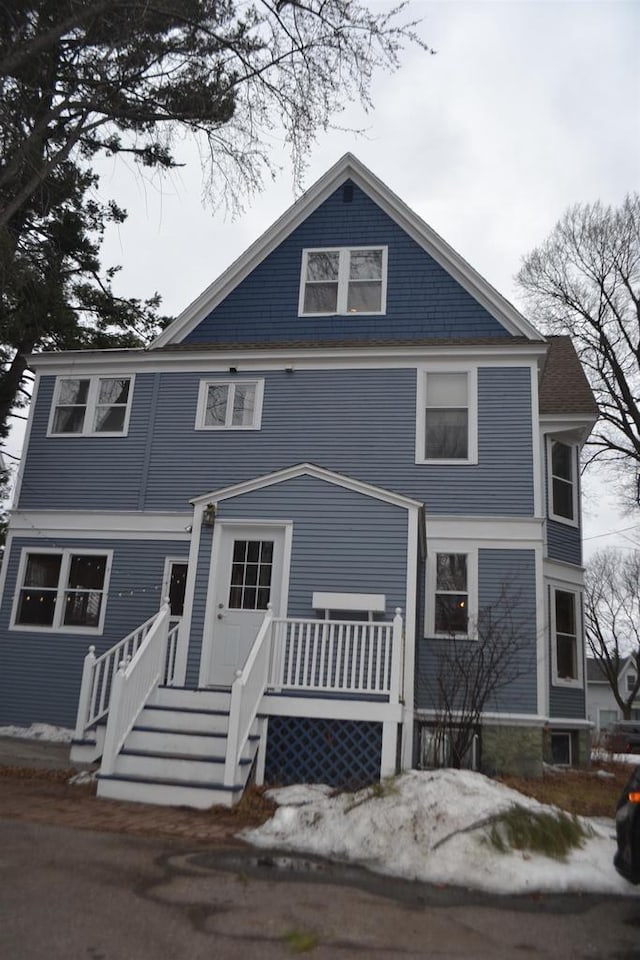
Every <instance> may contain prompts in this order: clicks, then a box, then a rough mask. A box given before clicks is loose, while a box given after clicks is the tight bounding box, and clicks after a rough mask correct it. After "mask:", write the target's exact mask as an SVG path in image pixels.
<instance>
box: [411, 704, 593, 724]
mask: <svg viewBox="0 0 640 960" xmlns="http://www.w3.org/2000/svg"><path fill="white" fill-rule="evenodd" d="M438 716H439V713H438V710H436V709H433V708H427V707H418V709H417V710H416V718H417V719H418V720H437V719H438ZM577 722H580V721H577ZM480 723H481V724H482V725H485V724H486V725H487V726H501V725H509V726H513V727H544V726H546V725H547V724H548V723H549V717H548V716H547V715H546V714H540V713H496V712H492V711H487V712H486V713H482V714H481V715H480Z"/></svg>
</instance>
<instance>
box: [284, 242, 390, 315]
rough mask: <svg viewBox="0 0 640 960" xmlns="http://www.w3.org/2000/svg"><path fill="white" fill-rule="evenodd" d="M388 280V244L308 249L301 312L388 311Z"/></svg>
mask: <svg viewBox="0 0 640 960" xmlns="http://www.w3.org/2000/svg"><path fill="white" fill-rule="evenodd" d="M386 280H387V248H386V247H351V248H346V247H338V248H333V249H319V250H305V251H304V252H303V254H302V280H301V284H300V304H299V313H300V316H322V315H328V314H334V315H335V314H340V315H344V314H348V313H385V309H386Z"/></svg>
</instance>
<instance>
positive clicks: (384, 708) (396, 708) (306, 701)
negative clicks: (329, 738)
mask: <svg viewBox="0 0 640 960" xmlns="http://www.w3.org/2000/svg"><path fill="white" fill-rule="evenodd" d="M260 713H261V714H264V715H266V716H276V717H278V716H281V717H312V718H313V717H321V718H331V719H333V720H368V721H371V722H374V723H375V722H379V723H396V724H397V723H402V705H401V704H399V703H388V702H387V701H385V700H346V699H345V700H341V699H339V698H335V699H334V698H331V699H328V698H327V699H324V700H323V699H322V698H321V697H318V698H316V697H291V696H282V695H279V694H277V693H265V695H264V697H263V698H262V700H261V701H260Z"/></svg>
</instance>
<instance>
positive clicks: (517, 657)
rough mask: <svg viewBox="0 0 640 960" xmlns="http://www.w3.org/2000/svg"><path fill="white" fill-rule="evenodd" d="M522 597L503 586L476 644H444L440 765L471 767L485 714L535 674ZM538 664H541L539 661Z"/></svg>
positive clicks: (458, 640) (482, 618)
mask: <svg viewBox="0 0 640 960" xmlns="http://www.w3.org/2000/svg"><path fill="white" fill-rule="evenodd" d="M523 614H524V611H523V608H522V606H521V601H520V596H519V593H518V592H516V591H514V589H513V588H510V587H509V586H508V585H506V584H505V585H503V586H502V588H501V590H500V595H499V597H498V598H497V600H496V602H495V603H493V604H490V605H487V606H486V607H485V608H483V609H482V610H481V611H480V612H479V614H478V619H477V623H476V625H475V630H473V631H472V632H473V633H474V639H473V640H471V639H468V638H467V637H466V636H461V635H456V634H452V635H451V637H449V638H447V640H446V641H443V644H442V648H441V651H440V655H439V665H438V672H437V677H436V680H435V689H434V691H433V692H434V694H435V698H436V717H435V722H434V728H433V740H432V743H431V751H432V755H433V760H434V765H446V766H451V767H454V768H456V769H460V768H461V767H465V766H470V765H471V759H472V753H473V743H474V738H475V737H476V735H478V734H479V731H480V721H481V717H482V714H483V713H484V711H485V710H486V709H487V708H488V707H490V706H493V707H494V708H497V705H498V704H497V695H498V694H499V693H500V691H501V690H503V689H505V687H508V686H509V685H510V684H512V683H514V682H515V681H516V680H517V679H518V678H519V677H521V676H522V675H523V674H525V673H527V672H528V671H529V670H530V669H532V664H531V660H530V658H528V657H527V656H526V655H524V654H525V648H526V646H527V635H526V630H525V617H524V615H523ZM534 662H535V660H534Z"/></svg>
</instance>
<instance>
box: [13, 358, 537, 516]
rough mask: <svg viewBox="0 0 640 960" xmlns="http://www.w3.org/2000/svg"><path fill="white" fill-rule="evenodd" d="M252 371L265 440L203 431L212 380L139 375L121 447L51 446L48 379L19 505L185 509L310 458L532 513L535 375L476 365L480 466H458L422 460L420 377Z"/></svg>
mask: <svg viewBox="0 0 640 960" xmlns="http://www.w3.org/2000/svg"><path fill="white" fill-rule="evenodd" d="M254 375H255V376H264V379H265V391H264V406H263V415H262V427H261V429H260V430H257V431H249V432H247V431H206V430H196V429H195V420H196V408H197V401H198V388H199V384H200V380H201V379H202V378H203V377H207V372H206V371H203V372H202V374H197V373H175V374H156V375H145V376H138V377H137V378H136V383H135V390H134V397H133V408H132V414H131V430H130V435H129V437H126V438H115V439H108V438H104V439H102V438H87V439H81V438H71V439H60V438H57V437H56V438H54V437H51V438H47V437H46V435H45V434H46V422H47V418H48V415H49V407H50V403H51V395H52V389H53V378H50V377H47V378H43V382H42V386H41V389H40V391H39V396H38V401H37V410H36V417H35V421H34V425H33V430H32V436H31V442H30V445H29V453H28V459H27V466H26V471H25V478H24V484H23V487H22V492H21V496H20V507H21V508H23V509H27V508H38V507H43V506H45V507H46V508H48V509H68V510H84V509H93V510H138V509H147V510H181V509H185V510H188V509H189V500H190V499H191V498H193V497H196V496H199V495H201V494H203V493H206V492H208V491H214V490H216V489H219V488H221V487H225V486H228V485H231V484H233V483H237V482H240V481H244V480H248V479H252V478H254V477H256V476H261V475H263V474H267V473H271V472H272V471H275V470H280V469H282V468H285V467H289V466H292V465H294V464H297V463H301V462H313V463H316V464H318V465H320V466H323V467H325V468H327V469H330V470H334V471H336V472H338V473H343V474H345V475H347V476H350V477H354V478H356V479H360V480H364V481H366V482H368V483H373V484H375V485H377V486H380V487H383V488H385V489H390V490H394V491H395V492H397V493H401V494H404V495H406V496H410V497H413V498H414V499H417V500H420V501H423V502H424V503H425V505H426V508H427V511H428V512H429V513H449V514H499V515H508V516H518V515H519V516H530V515H531V514H532V513H533V460H532V432H531V427H530V424H531V391H530V387H531V381H530V370H529V368H527V367H507V366H496V367H481V368H480V369H479V371H478V440H479V462H478V464H477V465H460V466H444V465H443V466H439V465H427V464H416V463H415V422H416V420H415V418H416V370H415V368H402V369H370V370H365V369H357V370H294V371H293V372H292V373H287V372H285V371H284V370H272V371H266V372H264V373H260V372H256V373H255V374H254V373H253V372H252V374H251V376H254ZM155 377H157V378H158V381H157V383H156V382H155V380H154V378H155ZM221 378H222V379H224V377H221ZM227 379H228V374H227ZM156 390H157V393H156V392H154V391H156ZM154 398H155V400H154Z"/></svg>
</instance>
